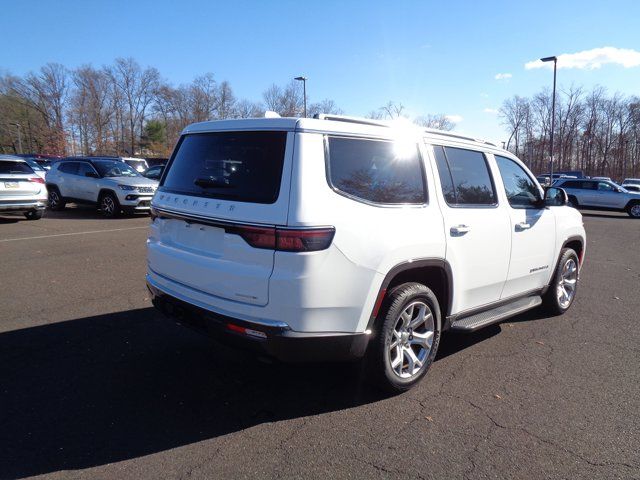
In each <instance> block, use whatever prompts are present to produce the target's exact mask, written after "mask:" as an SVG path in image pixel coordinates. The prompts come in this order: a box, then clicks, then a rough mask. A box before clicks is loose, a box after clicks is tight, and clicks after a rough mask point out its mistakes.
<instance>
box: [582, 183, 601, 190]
mask: <svg viewBox="0 0 640 480" xmlns="http://www.w3.org/2000/svg"><path fill="white" fill-rule="evenodd" d="M596 188H597V184H596V182H589V181H586V182H582V189H583V190H595V189H596Z"/></svg>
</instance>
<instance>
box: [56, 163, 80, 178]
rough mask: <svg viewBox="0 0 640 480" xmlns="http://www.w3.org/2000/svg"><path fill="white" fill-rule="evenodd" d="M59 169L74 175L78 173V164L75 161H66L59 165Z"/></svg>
mask: <svg viewBox="0 0 640 480" xmlns="http://www.w3.org/2000/svg"><path fill="white" fill-rule="evenodd" d="M59 170H60V171H62V172H64V173H69V174H71V175H76V174H77V173H78V164H77V163H75V162H66V163H63V164H62V165H60V168H59Z"/></svg>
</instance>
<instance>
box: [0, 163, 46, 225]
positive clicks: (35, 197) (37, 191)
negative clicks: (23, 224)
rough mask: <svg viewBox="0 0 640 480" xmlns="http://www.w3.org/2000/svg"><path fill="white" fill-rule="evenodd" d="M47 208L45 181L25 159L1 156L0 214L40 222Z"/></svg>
mask: <svg viewBox="0 0 640 480" xmlns="http://www.w3.org/2000/svg"><path fill="white" fill-rule="evenodd" d="M46 206H47V188H46V187H45V183H44V180H43V179H42V178H41V177H39V176H38V175H36V172H34V170H33V168H31V167H30V166H29V164H28V163H27V162H26V161H25V160H24V159H22V158H20V157H16V156H13V155H0V214H7V213H9V214H23V215H24V216H25V217H26V219H27V220H39V219H40V218H42V215H43V213H44V210H45V208H46Z"/></svg>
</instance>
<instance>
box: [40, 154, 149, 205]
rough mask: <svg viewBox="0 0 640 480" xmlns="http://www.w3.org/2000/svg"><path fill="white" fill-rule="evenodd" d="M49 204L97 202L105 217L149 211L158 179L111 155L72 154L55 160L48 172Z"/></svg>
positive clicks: (95, 203) (93, 203)
mask: <svg viewBox="0 0 640 480" xmlns="http://www.w3.org/2000/svg"><path fill="white" fill-rule="evenodd" d="M46 181H47V188H48V190H49V208H51V210H62V209H64V207H65V205H66V203H67V202H75V203H85V204H92V205H96V206H97V207H98V208H99V209H100V211H101V212H102V214H103V215H104V216H105V217H115V216H118V215H119V214H120V213H121V212H124V213H129V214H131V213H138V212H142V213H144V212H148V211H149V209H150V206H151V198H152V197H153V194H154V193H155V191H156V188H157V186H158V182H157V181H155V180H151V179H149V178H146V177H143V176H142V175H140V173H138V172H137V171H136V170H134V169H133V168H132V167H131V166H129V165H128V164H126V163H124V162H121V161H118V160H111V159H102V158H98V159H90V158H73V159H66V160H62V161H60V162H57V163H55V164H54V165H53V166H52V167H51V170H50V171H49V172H48V173H47V178H46Z"/></svg>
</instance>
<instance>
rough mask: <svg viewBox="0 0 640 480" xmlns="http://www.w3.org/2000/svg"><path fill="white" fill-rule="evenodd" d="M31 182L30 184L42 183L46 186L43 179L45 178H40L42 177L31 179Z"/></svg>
mask: <svg viewBox="0 0 640 480" xmlns="http://www.w3.org/2000/svg"><path fill="white" fill-rule="evenodd" d="M29 181H30V182H33V183H41V184H43V185H44V179H43V178H40V177H32V178H29Z"/></svg>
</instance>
